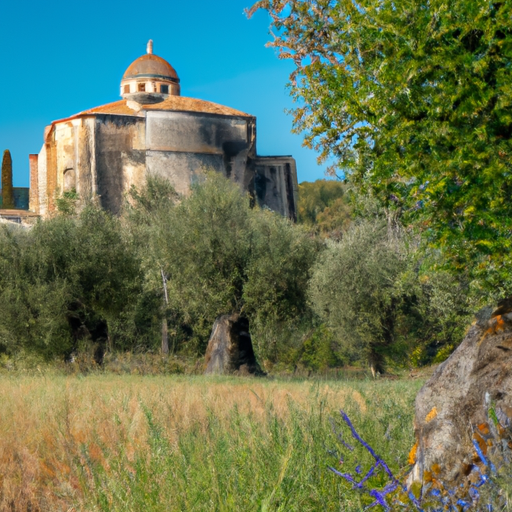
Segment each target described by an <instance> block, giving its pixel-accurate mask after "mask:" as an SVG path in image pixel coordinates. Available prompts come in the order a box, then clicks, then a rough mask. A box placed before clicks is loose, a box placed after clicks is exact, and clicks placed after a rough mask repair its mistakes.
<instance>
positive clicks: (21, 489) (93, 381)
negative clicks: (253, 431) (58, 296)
mask: <svg viewBox="0 0 512 512" xmlns="http://www.w3.org/2000/svg"><path fill="white" fill-rule="evenodd" d="M393 386H396V384H393V383H385V384H383V385H381V386H380V387H379V386H376V385H373V384H370V388H368V386H367V385H366V384H365V383H354V384H347V383H339V382H338V383H336V382H333V383H325V382H324V383H317V384H314V383H310V382H282V381H270V380H265V379H261V380H258V379H227V378H218V379H206V378H202V377H194V378H191V377H140V376H122V377H120V376H102V375H99V376H98V375H93V376H88V377H76V376H72V377H63V376H51V377H45V376H40V377H26V376H25V377H20V376H16V377H8V376H0V404H1V406H0V433H1V435H0V510H1V511H4V510H9V511H13V512H14V511H22V510H23V511H25V510H31V511H33V512H35V511H43V510H78V509H83V510H87V504H86V502H87V500H86V498H85V497H84V496H85V494H86V490H87V487H88V486H94V485H95V483H94V482H95V479H94V475H92V474H91V469H90V468H91V467H92V466H91V464H92V465H95V464H96V465H98V464H99V465H100V466H101V467H102V468H103V469H104V470H105V472H106V474H108V473H109V471H110V470H111V468H110V465H111V464H113V462H112V461H116V460H123V461H124V463H123V464H124V467H125V469H126V471H133V472H135V469H134V468H131V467H130V464H132V463H134V461H135V460H136V459H138V460H140V457H141V454H142V457H148V458H149V457H151V450H150V449H149V448H148V446H149V444H150V442H151V440H150V439H149V437H148V436H149V433H148V431H149V426H148V420H147V411H150V413H151V416H152V418H153V421H154V423H155V424H157V425H159V426H161V427H162V429H163V431H162V435H163V436H164V437H165V440H166V442H168V443H169V446H172V447H177V446H178V444H179V442H180V438H181V437H182V436H183V435H184V434H186V433H187V432H189V431H191V430H192V429H193V430H194V432H195V433H196V434H195V435H197V437H198V442H199V443H205V442H206V443H208V442H209V441H208V440H209V436H210V435H211V428H210V427H211V425H210V423H211V422H212V421H215V422H216V424H217V428H219V429H220V430H225V431H229V430H230V428H231V425H232V421H233V416H232V413H233V411H234V410H236V411H238V414H239V416H240V417H241V418H247V419H248V421H251V422H252V423H256V424H259V425H261V428H262V429H265V428H267V426H266V422H268V421H271V418H278V419H279V420H282V421H283V424H284V425H285V424H286V422H287V420H288V418H289V416H290V414H291V411H292V409H294V410H299V411H300V410H302V411H304V413H305V414H307V412H308V411H309V410H311V408H312V407H315V406H316V405H315V404H318V402H319V401H322V403H323V407H324V408H325V410H327V411H336V410H337V409H339V408H341V407H343V408H347V409H348V410H352V411H357V412H358V413H359V414H360V415H361V416H363V417H364V416H366V417H369V418H371V416H372V415H373V414H375V411H374V409H373V406H372V405H371V404H369V403H368V402H369V399H368V397H369V396H371V401H372V403H375V402H376V401H377V402H378V401H379V393H382V396H381V398H382V400H384V399H385V398H386V394H389V389H390V387H393ZM414 387H415V388H417V387H418V385H414ZM387 390H388V391H387ZM413 394H414V390H413V392H412V393H410V394H404V393H396V394H395V395H396V396H395V399H396V401H398V402H400V401H403V407H404V408H405V407H409V406H410V402H411V396H413ZM365 395H366V396H365ZM290 404H293V408H291V407H290ZM269 411H271V412H272V414H271V415H269ZM272 421H273V420H272ZM304 435H305V436H308V433H307V432H305V433H304ZM251 442H253V441H251V439H247V444H248V449H252V448H255V447H252V448H251V446H250V445H251ZM405 455H406V454H405ZM80 467H82V468H83V472H82V473H81V472H80V471H78V469H77V468H80ZM84 493H85V494H84ZM84 500H85V501H84ZM107 509H108V507H107ZM162 510H164V508H162Z"/></svg>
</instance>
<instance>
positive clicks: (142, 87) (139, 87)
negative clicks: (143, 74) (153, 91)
mask: <svg viewBox="0 0 512 512" xmlns="http://www.w3.org/2000/svg"><path fill="white" fill-rule="evenodd" d="M138 91H139V92H146V84H138Z"/></svg>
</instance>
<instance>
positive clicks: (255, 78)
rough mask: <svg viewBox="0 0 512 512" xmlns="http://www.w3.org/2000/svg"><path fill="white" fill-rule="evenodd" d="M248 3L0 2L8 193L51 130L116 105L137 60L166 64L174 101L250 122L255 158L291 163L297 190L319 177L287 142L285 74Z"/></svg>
mask: <svg viewBox="0 0 512 512" xmlns="http://www.w3.org/2000/svg"><path fill="white" fill-rule="evenodd" d="M251 3H252V1H251V0H222V1H221V2H215V1H212V0H196V1H189V2H187V1H183V0H167V1H163V2H161V1H160V2H147V1H146V2H144V1H137V2H136V1H133V0H123V1H119V0H104V1H102V2H99V1H98V0H89V1H87V2H70V1H69V0H66V1H63V0H53V1H52V2H42V1H35V0H33V1H32V2H5V3H4V4H3V6H2V28H1V30H0V57H1V67H0V69H1V70H2V73H1V75H2V76H1V78H2V79H1V80H0V98H1V110H0V150H1V151H2V152H3V150H4V149H10V150H11V153H12V156H13V164H14V185H15V186H28V181H29V171H28V155H29V153H38V152H39V151H40V149H41V146H42V143H43V132H44V127H45V126H46V125H48V124H49V123H50V122H51V121H53V120H56V119H61V118H63V117H67V116H70V115H73V114H76V113H77V112H80V111H82V110H85V109H88V108H92V107H95V106H98V105H102V104H104V103H109V102H111V101H116V100H118V99H120V98H119V83H120V81H121V77H122V75H123V73H124V71H125V69H126V68H127V67H128V66H129V64H130V63H131V62H132V61H133V60H135V59H136V58H137V57H139V56H140V55H142V54H144V53H145V51H146V43H147V41H148V39H153V41H154V53H155V54H157V55H159V56H161V57H163V58H165V59H166V60H168V61H169V62H170V63H171V65H172V66H173V67H174V68H175V69H176V71H177V72H178V75H179V77H180V79H181V85H182V89H181V91H182V95H183V96H190V97H195V98H201V99H205V100H209V101H213V102H216V103H221V104H223V105H227V106H230V107H233V108H236V109H239V110H242V111H244V112H248V113H250V114H253V115H256V116H257V122H258V124H257V129H258V148H257V150H258V153H259V154H260V155H288V154H291V155H293V156H294V157H295V159H296V160H297V168H298V175H299V181H314V180H316V179H318V178H323V177H324V169H325V166H324V167H319V166H318V165H317V163H316V154H315V153H314V152H313V151H311V150H308V149H306V148H303V147H302V136H300V135H294V134H291V123H292V118H291V116H290V115H288V114H285V113H284V110H285V109H286V108H291V107H292V105H293V104H292V102H291V100H290V98H289V96H288V92H287V90H286V83H287V81H288V76H289V74H290V72H291V71H292V69H293V64H292V63H291V62H289V61H283V60H279V59H278V58H277V56H276V54H275V52H274V50H273V49H271V48H266V47H265V43H266V42H267V41H268V40H269V39H270V35H269V33H268V27H269V18H268V16H267V14H266V13H265V12H263V11H260V12H258V13H257V14H256V15H255V16H254V17H253V18H252V19H250V20H248V19H247V18H246V16H245V15H244V14H243V9H244V8H245V7H249V6H250V5H251Z"/></svg>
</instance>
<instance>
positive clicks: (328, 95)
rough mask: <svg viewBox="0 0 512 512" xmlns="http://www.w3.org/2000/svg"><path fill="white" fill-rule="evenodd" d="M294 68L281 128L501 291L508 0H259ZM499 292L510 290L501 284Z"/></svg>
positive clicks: (510, 122) (508, 107)
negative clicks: (290, 103) (288, 115)
mask: <svg viewBox="0 0 512 512" xmlns="http://www.w3.org/2000/svg"><path fill="white" fill-rule="evenodd" d="M258 8H263V9H266V10H267V11H268V12H269V14H270V15H271V17H272V25H273V27H272V28H273V29H274V30H273V32H274V33H275V37H274V40H273V42H271V45H272V46H274V47H275V48H277V49H278V50H279V54H280V57H281V58H291V59H293V60H294V62H295V64H296V70H295V71H294V73H293V74H292V76H291V93H292V95H293V97H294V99H295V100H296V101H297V104H298V107H297V108H296V109H295V110H294V123H295V130H297V131H300V132H304V133H305V136H306V138H305V141H306V145H308V146H310V147H314V148H315V149H317V150H319V151H320V153H321V158H322V159H326V158H327V157H334V159H335V165H334V167H335V168H337V169H338V171H341V172H343V173H345V175H346V176H347V177H348V178H349V179H350V180H351V181H353V182H354V183H356V184H357V185H358V186H360V187H361V188H362V189H363V190H372V191H374V192H375V193H376V194H377V195H378V196H379V197H380V199H381V200H382V202H384V203H385V204H387V205H388V206H393V205H394V206H395V207H397V208H399V209H401V210H402V212H403V215H404V218H405V219H406V222H409V221H412V222H414V223H415V225H417V226H419V227H421V229H422V230H423V231H424V233H425V234H426V238H427V240H428V241H429V242H430V243H431V244H432V245H434V246H436V247H438V248H442V249H443V250H444V251H445V253H446V254H447V255H448V256H449V258H450V261H451V262H452V268H456V269H458V270H461V271H469V272H470V273H471V274H472V275H473V276H474V277H477V278H479V279H477V280H476V281H477V282H478V283H480V284H482V285H487V286H488V287H490V286H492V287H493V288H494V289H495V290H497V293H498V294H501V293H505V292H506V290H507V288H510V277H509V271H508V268H509V265H510V263H511V261H510V248H511V243H512V242H511V240H512V237H511V234H512V231H511V229H512V202H511V201H510V196H511V193H512V23H511V19H510V13H511V12H512V1H511V0H503V1H488V0H449V1H448V0H429V1H423V0H401V1H400V2H395V1H392V0H361V1H357V2H356V1H354V0H335V1H333V0H295V1H293V2H289V1H288V0H261V1H259V2H257V3H256V4H255V5H254V7H253V8H252V9H251V11H250V13H252V12H254V11H256V10H257V9H258ZM508 291H510V290H508Z"/></svg>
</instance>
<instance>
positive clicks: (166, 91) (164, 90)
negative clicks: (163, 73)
mask: <svg viewBox="0 0 512 512" xmlns="http://www.w3.org/2000/svg"><path fill="white" fill-rule="evenodd" d="M160 92H161V93H162V94H169V86H168V85H161V86H160Z"/></svg>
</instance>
